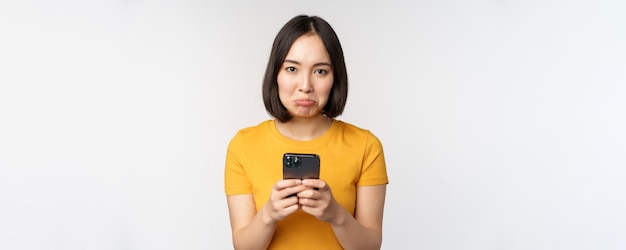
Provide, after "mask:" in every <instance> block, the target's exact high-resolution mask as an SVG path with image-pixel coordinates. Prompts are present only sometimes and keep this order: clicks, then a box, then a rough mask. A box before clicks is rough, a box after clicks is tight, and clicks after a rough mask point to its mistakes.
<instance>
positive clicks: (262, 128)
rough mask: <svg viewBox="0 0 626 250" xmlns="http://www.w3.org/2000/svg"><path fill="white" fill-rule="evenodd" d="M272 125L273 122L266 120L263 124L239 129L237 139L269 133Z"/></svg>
mask: <svg viewBox="0 0 626 250" xmlns="http://www.w3.org/2000/svg"><path fill="white" fill-rule="evenodd" d="M272 123H273V121H272V120H265V121H262V122H261V123H259V124H257V125H254V126H249V127H244V128H242V129H239V130H238V131H237V133H236V134H235V137H238V136H246V135H254V134H257V133H264V132H267V131H268V130H269V129H270V126H271V124H272Z"/></svg>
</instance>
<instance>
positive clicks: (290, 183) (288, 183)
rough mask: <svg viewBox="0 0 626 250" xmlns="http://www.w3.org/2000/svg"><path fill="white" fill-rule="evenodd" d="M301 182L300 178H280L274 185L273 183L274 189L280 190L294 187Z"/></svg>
mask: <svg viewBox="0 0 626 250" xmlns="http://www.w3.org/2000/svg"><path fill="white" fill-rule="evenodd" d="M300 184H302V181H301V180H300V179H286V180H280V181H278V182H276V185H274V189H275V190H282V189H285V188H288V187H295V186H298V185H300Z"/></svg>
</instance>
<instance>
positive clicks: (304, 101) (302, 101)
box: [295, 98, 315, 107]
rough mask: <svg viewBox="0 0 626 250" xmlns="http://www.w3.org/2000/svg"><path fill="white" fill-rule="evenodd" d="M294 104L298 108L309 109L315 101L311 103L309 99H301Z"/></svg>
mask: <svg viewBox="0 0 626 250" xmlns="http://www.w3.org/2000/svg"><path fill="white" fill-rule="evenodd" d="M295 103H296V105H298V106H303V107H311V106H313V104H315V101H313V100H311V99H307V98H303V99H297V100H296V101H295Z"/></svg>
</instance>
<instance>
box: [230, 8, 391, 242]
mask: <svg viewBox="0 0 626 250" xmlns="http://www.w3.org/2000/svg"><path fill="white" fill-rule="evenodd" d="M347 96H348V77H347V73H346V66H345V63H344V57H343V51H342V48H341V44H340V43H339V39H338V38H337V35H336V34H335V32H334V30H333V29H332V27H331V26H330V25H329V24H328V23H327V22H326V21H324V20H323V19H321V18H319V17H315V16H313V17H309V16H304V15H301V16H296V17H294V18H292V19H291V20H290V21H289V22H287V23H286V24H285V25H284V26H283V27H282V29H281V30H280V31H279V32H278V34H277V36H276V38H275V40H274V44H273V46H272V51H271V55H270V59H269V63H268V64H267V68H266V72H265V77H264V80H263V101H264V103H265V107H266V110H267V112H268V113H269V114H270V115H271V116H272V117H273V118H274V119H270V120H266V121H263V122H262V123H260V124H258V125H257V126H254V127H249V128H244V129H241V130H240V131H238V133H237V134H236V135H235V136H234V137H233V138H232V140H231V142H230V143H229V145H228V151H227V157H226V169H225V191H226V195H227V202H228V208H229V213H230V222H231V228H232V237H233V244H234V247H235V248H236V249H342V248H343V249H380V246H381V242H382V221H383V208H384V202H385V193H386V184H387V183H388V179H387V172H386V166H385V159H384V154H383V148H382V144H381V142H380V141H379V140H378V138H377V137H376V136H375V135H373V134H372V133H371V132H370V131H368V130H365V129H361V128H358V127H356V126H354V125H351V124H348V123H346V122H343V121H339V120H336V119H335V118H336V117H337V116H339V115H341V113H342V112H343V109H344V106H345V104H346V99H347ZM292 152H298V153H313V154H317V155H319V157H320V159H321V166H320V176H319V177H320V178H319V179H304V180H299V179H283V176H282V173H283V172H282V157H283V154H284V153H292ZM292 194H296V195H292Z"/></svg>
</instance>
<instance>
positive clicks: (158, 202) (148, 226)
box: [0, 0, 626, 250]
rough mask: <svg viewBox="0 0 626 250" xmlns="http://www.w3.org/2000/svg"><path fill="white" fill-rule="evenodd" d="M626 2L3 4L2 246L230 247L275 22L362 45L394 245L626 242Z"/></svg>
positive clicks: (364, 85)
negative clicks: (237, 141)
mask: <svg viewBox="0 0 626 250" xmlns="http://www.w3.org/2000/svg"><path fill="white" fill-rule="evenodd" d="M625 13H626V2H624V1H620V0H615V1H605V0H599V1H591V0H589V1H576V0H574V1H565V0H563V1H555V0H548V1H539V0H537V1H522V0H498V1H496V0H480V1H461V0H443V1H423V0H418V1H355V0H349V1H275V0H274V1H200V0H195V1H193V0H176V1H174V0H160V1H159V0H157V1H154V0H153V1H148V0H88V1H79V0H76V1H69V0H57V1H44V0H23V1H11V0H3V1H2V2H0V249H6V250H18V249H28V250H30V249H42V250H43V249H45V250H66V249H67V250H79V249H81V250H82V249H89V250H99V249H107V250H109V249H115V250H124V249H129V250H144V249H145V250H161V249H163V250H165V249H177V250H180V249H185V250H187V249H189V250H192V249H232V245H231V240H230V236H231V234H230V225H229V221H228V212H227V206H226V202H225V195H224V189H223V171H224V161H225V152H226V151H225V150H226V146H227V144H228V142H229V140H230V139H231V138H232V136H233V135H234V134H235V133H236V131H237V130H238V129H241V128H243V127H247V126H253V125H256V124H258V123H259V122H261V121H263V120H266V119H270V117H269V116H268V115H267V114H266V112H265V110H264V108H263V104H262V100H261V90H260V86H261V80H262V77H263V72H264V70H265V65H266V63H267V59H268V56H269V51H270V48H271V44H272V41H273V39H274V36H275V35H276V33H277V32H278V30H279V29H280V27H281V26H282V25H283V24H284V23H285V22H286V21H288V20H289V19H290V18H291V17H293V16H295V15H298V14H309V15H318V16H321V17H323V18H325V19H326V20H327V21H328V22H329V23H330V24H331V25H332V26H333V27H334V28H335V30H336V32H337V33H338V35H339V38H340V40H341V42H342V45H343V48H344V52H345V56H346V62H347V67H348V74H349V79H350V93H349V99H348V104H347V107H346V110H345V113H344V115H342V116H340V117H339V119H341V120H344V121H347V122H350V123H353V124H355V125H357V126H360V127H362V128H366V129H369V130H371V131H372V132H374V133H375V134H376V135H377V136H378V137H379V138H380V139H381V141H382V142H383V145H384V148H385V154H386V160H387V167H388V173H389V178H390V184H389V186H388V196H387V200H386V208H385V220H384V240H383V249H432V250H457V249H464V250H468V249H476V250H485V249H497V250H500V249H505V250H513V249H520V250H526V249H533V250H541V249H563V250H565V249H567V250H582V249H594V250H595V249H602V250H612V249H615V250H617V249H626V237H625V236H626V181H625V180H626V59H625V58H626V46H625V45H626V15H625Z"/></svg>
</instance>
